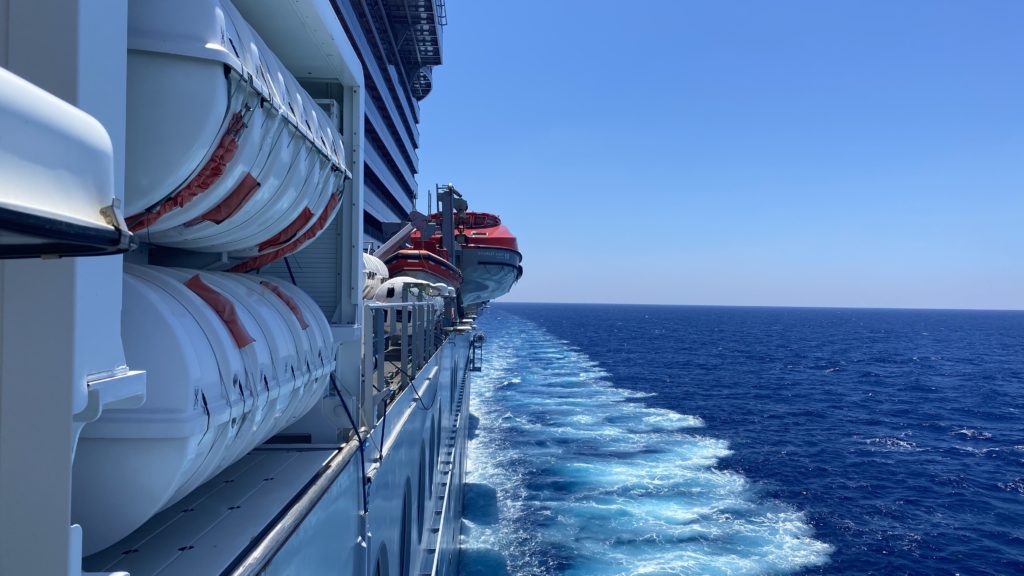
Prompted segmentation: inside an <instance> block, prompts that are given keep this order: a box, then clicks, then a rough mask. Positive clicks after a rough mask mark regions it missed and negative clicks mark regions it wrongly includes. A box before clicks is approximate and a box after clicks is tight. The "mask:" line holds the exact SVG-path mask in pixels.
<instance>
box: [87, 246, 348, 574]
mask: <svg viewBox="0 0 1024 576" xmlns="http://www.w3.org/2000/svg"><path fill="white" fill-rule="evenodd" d="M122 333H123V335H124V344H125V357H126V359H127V361H128V363H129V364H130V365H131V366H133V367H138V368H140V369H144V370H146V372H147V379H148V386H147V397H146V402H145V404H144V405H143V406H142V407H141V408H137V409H131V410H116V409H115V410H106V411H104V412H103V413H102V414H101V416H100V418H99V419H98V420H96V421H95V422H93V423H90V424H88V425H86V426H85V428H84V429H83V431H82V435H81V438H80V440H79V443H78V448H77V452H76V456H75V463H74V472H73V483H72V519H73V521H74V522H75V523H78V524H81V525H82V527H83V528H84V530H83V534H84V538H85V541H84V551H85V553H86V554H91V553H93V552H96V551H99V550H101V549H103V548H105V547H107V546H110V545H111V544H113V543H115V542H117V541H118V540H120V539H121V538H123V537H124V536H126V535H128V534H129V533H130V532H131V531H132V530H134V529H136V528H138V527H139V526H140V525H142V524H143V523H144V522H145V521H146V520H147V519H149V518H150V517H152V516H153V515H154V514H156V513H157V512H159V511H160V510H162V509H163V508H165V507H166V506H168V505H170V504H172V503H174V502H176V501H177V500H179V499H180V498H181V497H183V496H185V495H186V494H188V493H189V492H190V491H191V490H193V489H194V488H196V487H197V486H199V485H200V484H201V483H203V482H205V481H206V480H208V479H210V478H211V477H213V476H214V475H215V474H217V473H218V472H220V471H221V470H223V469H224V468H225V467H227V466H228V465H230V464H231V463H232V462H234V461H236V460H237V459H238V458H240V457H241V456H243V455H245V454H246V453H248V452H249V451H250V450H252V449H253V448H254V447H256V446H257V445H258V444H260V443H261V442H263V441H265V440H266V439H267V438H269V437H270V436H272V435H273V434H275V433H277V432H279V431H280V430H282V429H283V428H284V427H286V426H287V425H288V424H290V423H292V422H294V421H295V420H296V419H298V418H299V417H301V416H302V415H303V414H305V413H306V412H307V411H308V410H309V409H310V408H311V407H313V406H314V405H315V404H316V402H317V401H318V400H319V399H320V398H321V397H322V395H323V393H324V390H325V386H326V383H327V379H328V377H329V374H330V372H331V371H332V370H333V368H334V352H333V341H332V338H331V335H330V327H329V325H328V323H327V319H326V318H325V317H324V315H323V313H322V312H321V311H320V309H319V308H318V307H317V306H316V304H315V303H314V302H313V301H312V299H311V298H309V296H307V295H306V294H304V293H303V292H302V291H301V290H299V289H298V288H296V287H295V286H292V285H290V284H287V283H285V282H280V281H277V280H269V279H266V278H253V277H249V276H245V275H241V274H229V273H224V272H201V273H200V272H196V271H194V270H181V269H168V268H157V267H150V266H136V265H126V266H125V278H124V311H123V314H122Z"/></svg>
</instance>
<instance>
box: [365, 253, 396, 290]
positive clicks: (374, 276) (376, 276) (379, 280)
mask: <svg viewBox="0 0 1024 576" xmlns="http://www.w3.org/2000/svg"><path fill="white" fill-rule="evenodd" d="M390 276H391V273H390V272H388V267H387V265H386V264H384V261H383V260H381V259H380V258H377V257H376V256H373V255H371V254H367V253H366V252H363V300H370V299H372V298H373V297H374V295H375V294H377V290H378V289H379V288H380V287H381V285H382V284H384V283H385V282H387V281H388V278H389V277H390Z"/></svg>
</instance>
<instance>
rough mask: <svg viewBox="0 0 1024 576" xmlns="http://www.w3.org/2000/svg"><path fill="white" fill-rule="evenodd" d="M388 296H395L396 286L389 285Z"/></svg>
mask: <svg viewBox="0 0 1024 576" xmlns="http://www.w3.org/2000/svg"><path fill="white" fill-rule="evenodd" d="M387 297H388V298H394V297H395V287H394V286H388V295H387Z"/></svg>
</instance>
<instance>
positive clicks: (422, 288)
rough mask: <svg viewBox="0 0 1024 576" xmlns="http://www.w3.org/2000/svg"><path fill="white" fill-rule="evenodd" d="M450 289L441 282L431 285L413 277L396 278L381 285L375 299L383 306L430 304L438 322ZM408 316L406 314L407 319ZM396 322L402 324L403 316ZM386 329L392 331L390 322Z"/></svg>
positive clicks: (399, 316)
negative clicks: (416, 303) (405, 303)
mask: <svg viewBox="0 0 1024 576" xmlns="http://www.w3.org/2000/svg"><path fill="white" fill-rule="evenodd" d="M449 288H450V287H449V286H447V285H445V284H441V283H439V282H435V283H431V282H427V281H426V280H420V279H419V278H413V277H411V276H396V277H394V278H391V279H390V280H388V281H387V282H384V283H383V284H381V286H380V288H378V289H377V293H376V294H375V295H374V298H373V299H374V301H376V302H380V303H381V304H401V303H403V302H407V303H415V302H428V303H429V304H430V309H431V317H432V318H433V319H434V320H437V319H439V318H440V317H441V315H442V314H443V313H444V296H447V295H448V293H449ZM403 293H405V295H404V296H403ZM403 298H405V300H403ZM408 316H409V315H408V313H406V317H408ZM396 322H397V323H399V324H401V323H402V315H398V316H397V317H396ZM384 328H385V330H387V331H390V329H391V327H390V321H387V322H385V326H384Z"/></svg>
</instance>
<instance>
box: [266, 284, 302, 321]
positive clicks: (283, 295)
mask: <svg viewBox="0 0 1024 576" xmlns="http://www.w3.org/2000/svg"><path fill="white" fill-rule="evenodd" d="M260 285H261V286H263V287H265V288H266V289H268V290H270V291H271V292H273V293H274V294H276V295H277V297H278V298H280V299H281V301H282V302H284V303H285V305H286V306H288V309H289V310H291V311H292V314H294V315H295V319H296V320H298V321H299V326H302V329H303V330H305V329H306V328H309V322H306V317H305V316H303V314H302V309H301V308H299V305H298V303H296V302H295V299H294V298H292V297H291V296H289V295H288V293H287V292H285V291H284V290H281V287H280V286H278V285H277V284H273V283H271V282H267V281H266V280H261V281H260Z"/></svg>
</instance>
